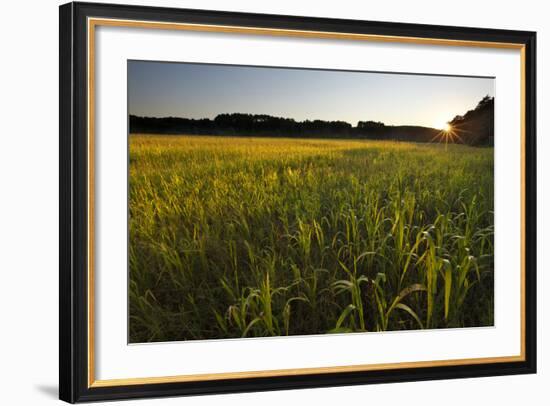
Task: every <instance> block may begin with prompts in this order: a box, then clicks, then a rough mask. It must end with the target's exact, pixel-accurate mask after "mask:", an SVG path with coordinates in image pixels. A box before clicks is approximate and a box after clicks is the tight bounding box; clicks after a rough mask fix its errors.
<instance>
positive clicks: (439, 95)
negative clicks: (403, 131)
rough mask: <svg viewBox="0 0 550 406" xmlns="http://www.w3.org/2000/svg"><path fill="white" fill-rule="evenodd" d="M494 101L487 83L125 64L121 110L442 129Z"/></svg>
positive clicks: (428, 77) (372, 74)
mask: <svg viewBox="0 0 550 406" xmlns="http://www.w3.org/2000/svg"><path fill="white" fill-rule="evenodd" d="M487 94H488V95H490V96H494V79H492V78H473V77H450V76H433V75H407V74H386V73H376V72H347V71H329V70H309V69H288V68H264V67H250V66H231V65H209V64H192V63H169V62H148V61H128V103H129V106H128V109H129V113H130V114H135V115H139V116H150V117H167V116H174V117H186V118H214V117H215V116H216V115H218V114H221V113H251V114H270V115H273V116H279V117H288V118H294V119H296V120H299V121H302V120H306V119H310V120H314V119H320V120H343V121H347V122H349V123H350V124H352V125H356V124H357V121H366V120H375V121H382V122H384V123H385V124H388V125H392V124H393V125H404V124H410V125H423V126H428V127H435V128H442V127H443V125H444V124H445V123H446V122H447V121H449V120H451V119H452V118H453V117H454V116H455V115H457V114H463V113H465V112H466V111H467V110H469V109H472V108H474V107H475V106H476V104H477V103H478V101H479V100H481V99H482V98H483V97H484V96H485V95H487Z"/></svg>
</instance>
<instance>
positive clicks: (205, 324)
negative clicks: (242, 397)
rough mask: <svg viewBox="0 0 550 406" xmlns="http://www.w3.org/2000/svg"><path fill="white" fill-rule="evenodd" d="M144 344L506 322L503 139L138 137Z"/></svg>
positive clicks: (136, 235) (133, 312)
mask: <svg viewBox="0 0 550 406" xmlns="http://www.w3.org/2000/svg"><path fill="white" fill-rule="evenodd" d="M129 182H130V185H129V212H130V219H129V228H130V230H129V231H130V245H129V267H130V270H129V271H130V281H129V292H130V297H129V304H130V342H134V343H135V342H152V341H175V340H194V339H214V338H215V339H219V338H234V337H263V336H279V335H296V334H323V333H346V332H361V331H384V330H409V329H422V328H424V329H426V328H445V327H473V326H488V325H492V324H493V279H494V278H493V252H494V249H493V234H494V226H493V149H492V148H474V147H468V146H464V145H449V146H448V148H445V146H443V145H439V144H412V143H403V142H401V143H399V142H389V141H370V140H365V141H357V140H355V141H347V140H329V139H296V138H294V139H293V138H250V137H223V136H216V137H214V136H212V137H209V136H153V135H135V134H132V135H131V136H130V181H129Z"/></svg>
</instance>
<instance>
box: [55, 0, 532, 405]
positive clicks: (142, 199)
mask: <svg viewBox="0 0 550 406" xmlns="http://www.w3.org/2000/svg"><path fill="white" fill-rule="evenodd" d="M535 39H536V34H535V33H534V32H525V31H509V30H496V29H482V28H461V27H445V26H431V25H416V24H401V23H387V22H372V21H355V20H334V19H319V18H309V17H291V16H280V15H258V14H246V13H229V12H216V11H204V10H182V9H167V8H156V7H140V6H120V5H105V4H93V3H69V4H66V5H63V6H61V7H60V236H61V242H60V398H61V399H62V400H65V401H68V402H79V401H93V400H109V399H122V398H137V397H154V396H174V395H193V394H209V393H229V392H240V391H260V390H274V389H291V388H309V387H322V386H333V385H353V384H369V383H383V382H401V381H413V380H426V379H447V378H463V377H478V376H489V375H506V374H523V373H534V372H535V371H536V341H535V340H536V308H535V303H536V296H535V295H536V263H535V261H536V252H535V249H536V241H535V239H536V222H535V219H536V207H535V205H536V203H535V202H536V190H535V188H536V186H535V185H536V171H535V168H536V165H535V148H536V142H535V111H536V108H535V49H536V46H535Z"/></svg>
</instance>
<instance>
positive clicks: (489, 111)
mask: <svg viewBox="0 0 550 406" xmlns="http://www.w3.org/2000/svg"><path fill="white" fill-rule="evenodd" d="M494 117H495V98H494V97H489V96H485V97H484V98H483V99H481V101H480V102H479V103H478V104H477V106H476V108H475V109H473V110H469V111H467V112H466V114H464V115H463V116H456V117H455V118H453V119H452V120H451V121H449V124H450V125H451V127H452V128H453V129H454V131H455V132H456V134H457V135H458V136H459V137H460V138H461V139H462V140H461V141H462V142H464V143H465V144H469V145H494V136H495V135H494V134H495V120H494ZM459 142H460V140H459Z"/></svg>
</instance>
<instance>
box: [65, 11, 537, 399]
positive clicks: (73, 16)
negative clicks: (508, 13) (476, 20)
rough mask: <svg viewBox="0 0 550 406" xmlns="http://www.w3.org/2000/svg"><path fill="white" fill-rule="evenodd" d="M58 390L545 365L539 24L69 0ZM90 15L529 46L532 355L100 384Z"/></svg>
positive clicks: (460, 373)
mask: <svg viewBox="0 0 550 406" xmlns="http://www.w3.org/2000/svg"><path fill="white" fill-rule="evenodd" d="M59 13H60V14H59V16H60V34H59V49H60V60H59V62H60V70H59V82H60V87H59V95H60V105H59V125H60V135H59V136H60V140H59V148H60V150H59V151H60V158H59V182H60V195H59V199H60V205H59V218H60V222H59V228H60V251H59V263H60V266H59V272H60V273H59V317H60V325H59V336H60V340H59V354H60V357H59V367H60V373H59V397H60V399H62V400H64V401H67V402H71V403H74V402H83V401H98V400H113V399H126V398H144V397H159V396H179V395H195V394H214V393H235V392H247V391H266V390H279V389H297V388H312V387H326V386H342V385H357V384H372V383H388V382H404V381H424V380H432V379H449V378H466V377H482V376H497V375H512V374H528V373H535V372H536V355H537V353H536V138H535V136H536V33H535V32H527V31H510V30H498V29H480V28H464V27H446V26H435V25H420V24H403V23H389V22H374V21H357V20H342V19H327V18H310V17H295V16H283V15H263V14H248V13H234V12H218V11H204V10H188V9H173V8H159V7H142V6H125V5H111V4H93V3H68V4H65V5H62V6H60V9H59ZM89 17H100V18H116V19H131V20H140V21H162V22H173V23H195V24H210V25H225V26H240V27H260V28H269V29H286V30H289V29H290V30H301V31H322V32H329V33H331V32H334V33H353V34H369V35H381V36H398V37H414V38H428V39H446V40H458V41H484V42H494V43H513V44H520V45H522V46H523V47H524V52H525V72H524V73H525V76H524V77H525V83H524V102H525V105H524V132H525V137H524V148H525V161H524V162H525V165H524V193H525V196H523V198H524V204H525V208H524V219H523V223H524V229H525V241H524V257H523V261H524V263H523V266H524V268H525V281H524V282H525V283H524V288H525V290H524V292H523V294H524V307H525V317H524V336H525V342H524V348H525V357H524V358H525V359H524V360H521V361H517V362H501V363H487V364H479V363H478V364H472V365H451V366H435V367H416V368H400V369H391V370H376V371H364V372H335V373H317V374H315V373H313V374H306V375H288V376H276V377H257V378H239V379H220V380H213V381H197V382H173V383H148V384H137V385H136V384H135V385H122V386H112V387H109V386H102V387H93V386H90V385H89V380H88V367H89V365H88V362H89V358H88V356H89V354H88V339H89V336H88V335H89V331H88V312H87V307H88V300H89V297H88V293H89V286H88V279H87V277H86V274H87V265H88V244H87V238H88V237H87V235H88V223H87V220H88V219H87V209H88V204H89V196H88V191H87V181H88V178H87V165H88V162H87V159H88V158H87V157H88V155H87V145H88V144H87V125H88V108H87V97H88V95H87V58H88V56H87V53H86V49H87V23H86V22H87V19H88V18H89Z"/></svg>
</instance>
